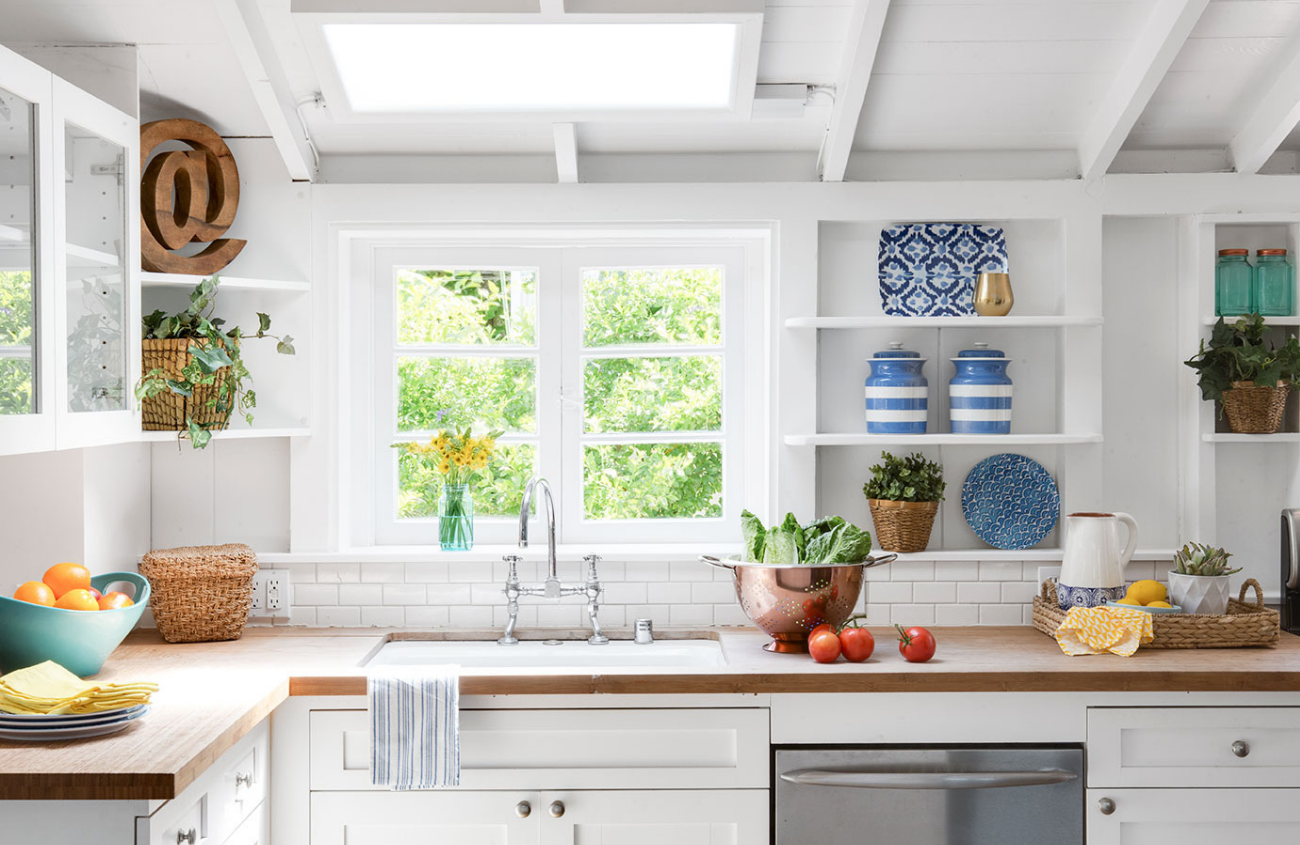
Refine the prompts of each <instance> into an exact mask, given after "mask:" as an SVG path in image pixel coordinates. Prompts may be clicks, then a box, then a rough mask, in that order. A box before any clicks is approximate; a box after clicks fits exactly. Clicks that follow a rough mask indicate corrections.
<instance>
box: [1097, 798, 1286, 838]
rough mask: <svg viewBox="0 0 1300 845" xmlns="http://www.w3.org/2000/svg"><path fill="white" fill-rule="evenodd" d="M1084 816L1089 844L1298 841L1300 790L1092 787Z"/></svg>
mask: <svg viewBox="0 0 1300 845" xmlns="http://www.w3.org/2000/svg"><path fill="white" fill-rule="evenodd" d="M1102 799H1110V801H1112V802H1114V805H1115V810H1114V812H1112V813H1110V814H1109V815H1107V814H1104V813H1102V811H1101V808H1102ZM1085 818H1086V819H1087V825H1088V839H1087V842H1088V845H1169V844H1170V843H1177V845H1225V844H1226V843H1243V844H1244V843H1252V845H1253V843H1283V842H1294V841H1295V838H1296V831H1297V829H1300V828H1298V827H1297V826H1298V825H1300V789H1090V790H1088V799H1087V814H1086V816H1085Z"/></svg>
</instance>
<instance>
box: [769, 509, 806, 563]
mask: <svg viewBox="0 0 1300 845" xmlns="http://www.w3.org/2000/svg"><path fill="white" fill-rule="evenodd" d="M803 556H804V533H803V528H802V527H801V526H800V525H799V520H798V519H796V518H795V515H794V514H792V513H788V514H786V515H785V519H784V520H783V521H782V522H781V524H780V525H776V526H773V527H772V528H769V529H768V531H767V537H766V538H765V540H764V544H763V563H799V562H800V561H802V560H803Z"/></svg>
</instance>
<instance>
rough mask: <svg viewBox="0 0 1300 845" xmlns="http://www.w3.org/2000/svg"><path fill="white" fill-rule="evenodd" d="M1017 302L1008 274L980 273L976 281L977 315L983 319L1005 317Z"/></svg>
mask: <svg viewBox="0 0 1300 845" xmlns="http://www.w3.org/2000/svg"><path fill="white" fill-rule="evenodd" d="M1015 302H1016V298H1015V296H1014V295H1013V294H1012V293H1011V276H1010V275H1009V274H1007V273H980V274H979V277H978V278H977V279H976V280H975V313H976V314H979V315H980V316H981V317H1005V316H1006V315H1007V314H1009V313H1011V306H1012V305H1014V304H1015Z"/></svg>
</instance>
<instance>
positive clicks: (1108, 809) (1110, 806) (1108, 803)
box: [1097, 798, 1115, 816]
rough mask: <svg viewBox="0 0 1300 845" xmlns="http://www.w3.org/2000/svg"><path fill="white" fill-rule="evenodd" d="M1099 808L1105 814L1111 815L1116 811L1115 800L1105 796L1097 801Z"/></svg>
mask: <svg viewBox="0 0 1300 845" xmlns="http://www.w3.org/2000/svg"><path fill="white" fill-rule="evenodd" d="M1097 809H1099V810H1101V814H1102V815H1103V816H1109V815H1110V814H1111V813H1113V812H1115V802H1114V801H1112V800H1111V799H1109V798H1103V799H1101V800H1100V801H1098V802H1097Z"/></svg>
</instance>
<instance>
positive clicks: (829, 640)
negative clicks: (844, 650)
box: [808, 631, 840, 663]
mask: <svg viewBox="0 0 1300 845" xmlns="http://www.w3.org/2000/svg"><path fill="white" fill-rule="evenodd" d="M808 653H809V654H811V655H812V659H813V660H816V661H817V662H818V663H834V662H835V661H836V660H839V659H840V638H839V637H837V636H835V632H834V631H819V632H818V634H817V636H815V637H812V638H810V639H809V640H808Z"/></svg>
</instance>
